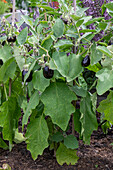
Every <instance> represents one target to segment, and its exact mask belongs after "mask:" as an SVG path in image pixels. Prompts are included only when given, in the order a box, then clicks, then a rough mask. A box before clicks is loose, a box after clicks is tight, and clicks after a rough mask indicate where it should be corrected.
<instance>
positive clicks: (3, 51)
mask: <svg viewBox="0 0 113 170" xmlns="http://www.w3.org/2000/svg"><path fill="white" fill-rule="evenodd" d="M11 50H12V49H11V47H10V46H8V45H4V46H3V48H0V59H2V60H3V62H4V63H5V62H6V61H7V60H8V59H10V58H12V53H11Z"/></svg>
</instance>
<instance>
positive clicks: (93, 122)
mask: <svg viewBox="0 0 113 170" xmlns="http://www.w3.org/2000/svg"><path fill="white" fill-rule="evenodd" d="M80 112H81V118H80V122H81V125H82V126H81V135H82V136H83V141H84V142H85V143H86V144H90V137H91V134H92V132H93V131H94V130H97V127H98V124H97V119H96V114H95V113H94V112H93V109H92V102H91V98H90V95H89V94H87V96H86V97H84V98H83V99H82V100H81V103H80Z"/></svg>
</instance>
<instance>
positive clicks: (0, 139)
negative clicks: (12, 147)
mask: <svg viewBox="0 0 113 170" xmlns="http://www.w3.org/2000/svg"><path fill="white" fill-rule="evenodd" d="M0 148H3V149H8V145H7V144H6V143H5V142H4V141H3V139H2V138H0Z"/></svg>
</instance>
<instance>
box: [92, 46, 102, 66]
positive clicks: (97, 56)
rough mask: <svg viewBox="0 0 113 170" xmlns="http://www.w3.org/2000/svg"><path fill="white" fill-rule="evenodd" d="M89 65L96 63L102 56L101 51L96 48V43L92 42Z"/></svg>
mask: <svg viewBox="0 0 113 170" xmlns="http://www.w3.org/2000/svg"><path fill="white" fill-rule="evenodd" d="M90 58H91V63H90V64H91V65H94V64H96V63H97V62H98V61H99V60H101V58H102V52H101V51H99V50H97V49H96V44H95V43H94V44H93V45H92V47H91V55H90Z"/></svg>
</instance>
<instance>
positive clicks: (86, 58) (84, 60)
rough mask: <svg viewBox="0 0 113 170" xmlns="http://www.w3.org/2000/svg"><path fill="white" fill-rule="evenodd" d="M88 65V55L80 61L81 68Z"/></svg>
mask: <svg viewBox="0 0 113 170" xmlns="http://www.w3.org/2000/svg"><path fill="white" fill-rule="evenodd" d="M89 65H90V58H89V55H87V56H86V57H85V58H83V60H82V66H83V67H88V66H89Z"/></svg>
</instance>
